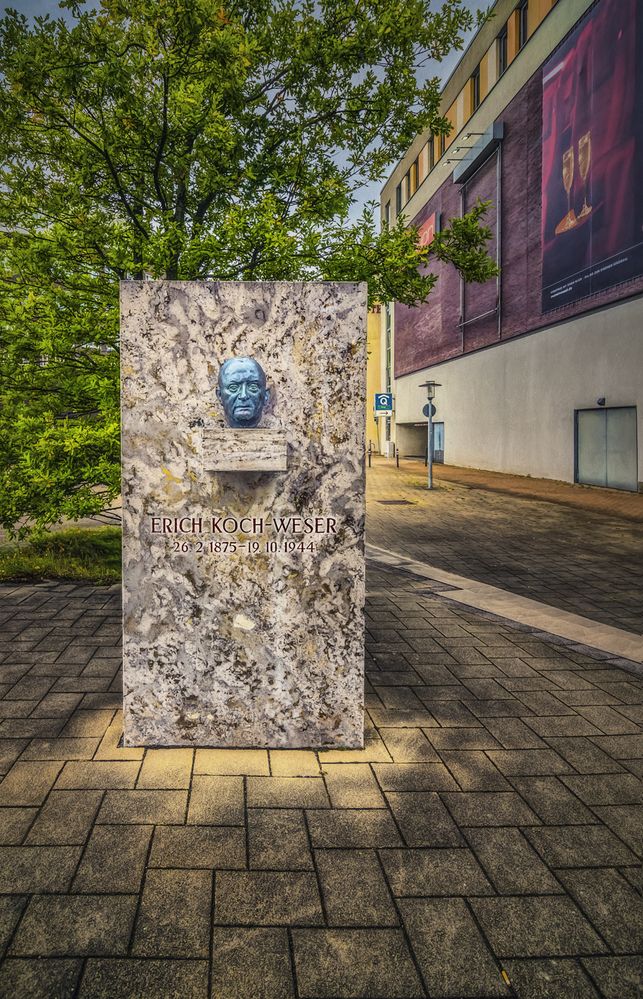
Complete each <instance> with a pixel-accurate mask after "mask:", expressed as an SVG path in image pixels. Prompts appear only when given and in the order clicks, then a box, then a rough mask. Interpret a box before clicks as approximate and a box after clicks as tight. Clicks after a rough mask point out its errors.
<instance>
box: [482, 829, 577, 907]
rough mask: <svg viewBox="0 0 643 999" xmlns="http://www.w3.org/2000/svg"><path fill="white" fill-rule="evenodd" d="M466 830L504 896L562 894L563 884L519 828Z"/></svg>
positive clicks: (496, 886) (497, 887) (488, 874)
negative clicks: (561, 884)
mask: <svg viewBox="0 0 643 999" xmlns="http://www.w3.org/2000/svg"><path fill="white" fill-rule="evenodd" d="M537 828H538V827H537ZM463 831H464V834H465V836H466V838H467V840H468V842H469V845H470V847H471V849H472V850H473V852H474V853H475V855H476V857H477V859H478V861H479V863H480V864H481V865H482V867H483V868H484V870H485V872H486V874H487V876H488V877H489V879H490V880H491V882H492V883H493V885H494V886H495V888H496V890H497V891H499V892H500V893H501V894H502V895H529V894H539V895H544V894H548V893H552V892H553V893H554V894H560V892H561V886H560V883H559V882H558V881H557V880H556V878H555V877H554V876H553V875H552V873H551V872H550V870H549V869H548V867H547V866H546V865H545V864H543V862H542V860H541V859H540V858H539V856H538V854H537V853H536V852H535V851H534V850H533V849H532V848H531V846H530V845H529V843H528V842H527V840H526V839H525V837H524V836H523V835H522V833H521V832H520V830H519V829H510V828H496V829H494V828H471V829H465V830H463ZM531 831H533V830H531Z"/></svg>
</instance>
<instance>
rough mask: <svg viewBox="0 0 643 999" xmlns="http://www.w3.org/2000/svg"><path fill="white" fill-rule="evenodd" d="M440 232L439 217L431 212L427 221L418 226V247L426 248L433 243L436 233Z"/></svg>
mask: <svg viewBox="0 0 643 999" xmlns="http://www.w3.org/2000/svg"><path fill="white" fill-rule="evenodd" d="M439 231H440V216H439V214H438V213H437V212H432V213H431V214H430V215H429V217H428V219H427V220H426V221H425V222H423V223H422V225H420V226H418V242H419V244H420V246H428V245H429V243H432V242H433V239H434V237H435V234H436V232H439Z"/></svg>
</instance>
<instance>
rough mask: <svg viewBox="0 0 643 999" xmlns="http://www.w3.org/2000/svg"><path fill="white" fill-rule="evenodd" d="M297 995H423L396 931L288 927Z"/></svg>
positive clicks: (348, 998) (306, 998)
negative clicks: (294, 928)
mask: <svg viewBox="0 0 643 999" xmlns="http://www.w3.org/2000/svg"><path fill="white" fill-rule="evenodd" d="M292 937H293V950H294V957H295V968H296V972H297V983H298V986H299V995H300V997H301V999H329V997H333V999H335V997H338V999H353V997H358V996H368V999H419V997H420V996H423V995H424V990H423V988H422V985H421V984H420V981H419V978H418V975H417V972H416V970H415V966H414V964H413V961H412V959H411V955H410V954H409V951H408V948H407V946H406V943H405V941H404V937H403V935H402V932H401V931H400V930H393V929H390V930H387V929H349V930H325V929H319V930H316V929H300V930H293V934H292Z"/></svg>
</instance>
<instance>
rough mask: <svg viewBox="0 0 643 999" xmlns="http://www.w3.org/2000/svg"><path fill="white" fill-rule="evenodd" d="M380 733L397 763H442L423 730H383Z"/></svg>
mask: <svg viewBox="0 0 643 999" xmlns="http://www.w3.org/2000/svg"><path fill="white" fill-rule="evenodd" d="M428 731H432V730H431V729H429V730H428ZM380 733H381V736H382V739H383V740H384V742H385V744H386V748H387V749H388V751H389V753H390V754H391V758H392V759H393V760H394V761H395V762H396V763H427V762H438V763H439V762H440V757H439V756H438V754H437V753H436V751H435V749H434V748H433V746H432V745H431V743H430V742H429V740H428V739H427V737H426V736H425V735H424V733H423V732H422V730H421V729H412V728H383V729H380Z"/></svg>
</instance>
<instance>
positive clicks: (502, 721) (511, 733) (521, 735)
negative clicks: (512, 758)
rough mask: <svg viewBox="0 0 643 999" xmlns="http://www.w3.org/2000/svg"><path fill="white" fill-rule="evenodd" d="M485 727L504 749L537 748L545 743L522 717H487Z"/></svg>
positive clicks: (542, 746)
mask: <svg viewBox="0 0 643 999" xmlns="http://www.w3.org/2000/svg"><path fill="white" fill-rule="evenodd" d="M485 727H486V728H487V729H488V730H489V732H491V734H492V735H493V736H494V737H495V739H497V740H498V742H499V743H500V746H502V747H504V749H539V748H546V744H545V743H544V742H543V740H542V739H541V738H539V736H537V735H536V733H535V731H534V730H533V728H529V726H528V725H526V724H525V723H524V721H523V720H522V718H487V719H486V720H485ZM480 748H481V749H494V748H499V747H498V746H497V745H496V746H495V747H494V746H481V747H480Z"/></svg>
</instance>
